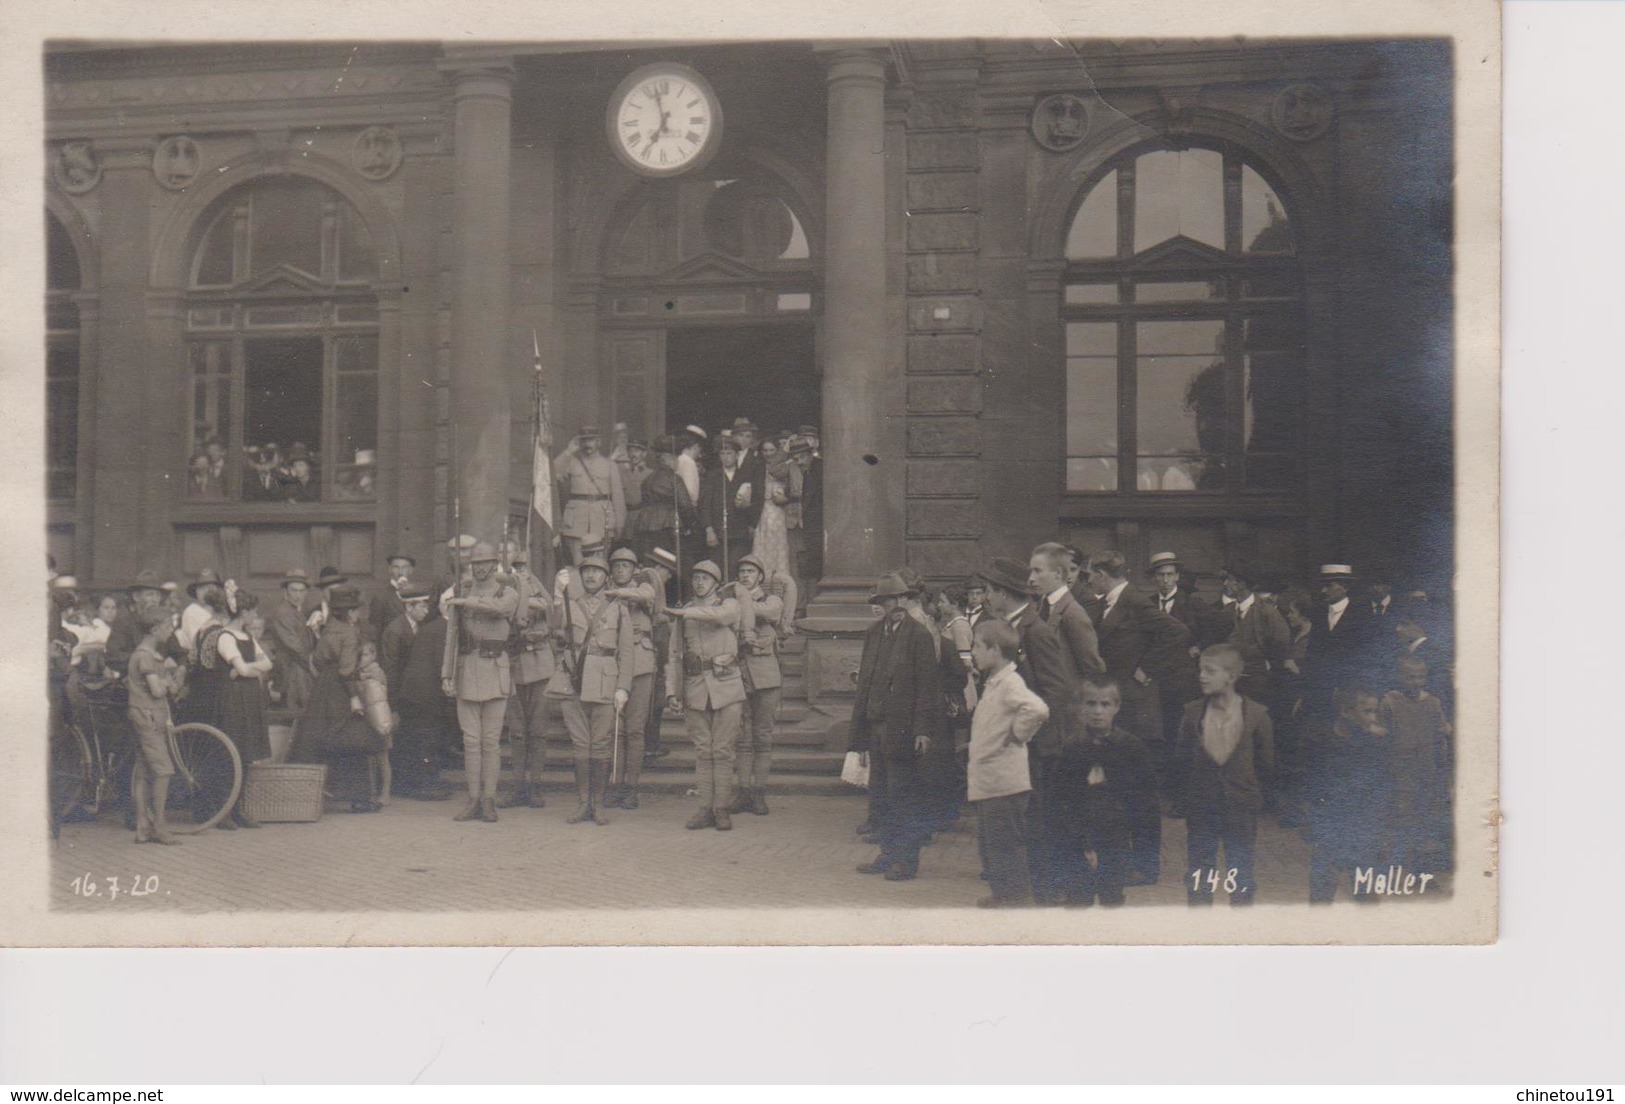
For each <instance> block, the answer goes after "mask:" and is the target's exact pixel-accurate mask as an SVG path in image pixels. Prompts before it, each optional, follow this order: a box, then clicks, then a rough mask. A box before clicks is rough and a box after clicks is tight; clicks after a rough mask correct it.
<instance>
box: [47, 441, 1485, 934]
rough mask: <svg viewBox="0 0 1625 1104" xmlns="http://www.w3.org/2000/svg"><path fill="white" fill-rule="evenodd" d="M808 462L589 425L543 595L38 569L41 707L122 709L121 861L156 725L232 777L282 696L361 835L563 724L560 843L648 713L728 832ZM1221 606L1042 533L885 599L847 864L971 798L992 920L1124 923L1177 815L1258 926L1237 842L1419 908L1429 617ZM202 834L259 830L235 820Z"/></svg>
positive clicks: (518, 587)
mask: <svg viewBox="0 0 1625 1104" xmlns="http://www.w3.org/2000/svg"><path fill="white" fill-rule="evenodd" d="M707 450H709V455H707ZM818 465H819V461H818V440H817V433H816V430H813V429H811V428H810V427H802V429H801V430H798V431H796V432H790V433H785V434H782V435H779V436H776V437H773V438H769V439H768V440H766V441H761V442H760V443H758V441H757V433H756V428H755V426H753V425H751V424H750V423H749V421H748V420H747V419H739V420H738V421H736V422H735V424H734V425H733V426H732V427H730V428H729V429H728V430H726V431H724V432H722V433H718V434H716V435H715V436H714V437H713V435H711V434H709V433H706V432H705V431H703V430H701V429H700V428H699V427H695V426H690V427H685V429H684V430H682V431H680V432H679V433H677V434H671V435H665V436H662V437H658V438H656V439H655V440H654V441H653V442H651V443H649V445H648V447H645V444H644V443H643V442H639V441H636V440H632V439H630V438H629V437H628V436H627V435H625V433H624V427H620V426H617V427H616V429H615V431H614V436H613V437H612V444H611V447H610V448H608V449H607V450H606V449H604V448H602V447H601V441H600V436H599V434H598V432H597V430H595V429H594V428H592V427H582V430H581V432H580V433H579V434H577V435H576V436H575V437H574V438H573V439H572V440H571V442H570V444H569V446H568V447H567V448H566V449H565V451H564V452H563V453H562V454H561V455H560V456H558V457H557V458H556V459H555V460H554V468H553V474H554V478H555V479H556V480H557V486H558V490H559V493H560V498H561V507H562V520H561V525H560V527H559V537H560V548H561V552H562V553H563V557H564V560H565V564H564V566H563V567H562V568H561V569H560V570H559V571H558V572H557V573H556V574H554V575H553V576H552V577H551V578H548V579H544V578H541V577H538V576H537V575H535V574H532V572H531V571H530V564H529V562H528V561H529V550H528V549H527V548H526V547H525V543H524V542H520V541H515V540H503V541H500V542H496V543H492V542H488V541H484V540H477V539H475V538H474V537H471V536H459V537H457V538H455V539H454V540H453V541H452V542H451V544H452V549H451V551H452V561H453V563H454V565H455V567H454V571H453V574H452V576H451V577H449V578H446V579H443V580H440V581H439V582H438V583H436V584H435V585H433V586H429V585H425V584H424V583H422V582H421V581H419V580H418V579H417V578H416V577H415V571H416V567H417V564H416V561H415V560H414V559H413V557H411V556H408V555H393V556H390V557H389V558H388V570H389V578H388V580H387V582H386V583H385V584H384V585H383V586H381V587H379V588H377V589H376V590H375V591H374V592H373V593H372V594H370V595H363V593H362V591H361V589H360V588H359V587H357V586H354V585H352V584H351V583H350V581H349V580H348V579H347V578H345V577H344V576H343V575H342V574H341V573H340V572H338V571H336V570H334V569H332V568H323V569H322V570H321V571H320V572H319V573H318V574H317V576H316V577H314V578H311V577H310V576H309V575H308V574H307V573H306V572H304V571H303V570H300V569H294V570H290V571H289V572H287V574H286V576H285V577H284V579H283V580H282V583H281V598H280V600H279V601H278V602H276V603H275V608H274V609H272V610H270V611H269V613H268V614H267V612H266V611H265V610H264V609H263V608H261V607H260V605H259V603H258V602H257V601H256V600H255V596H254V595H253V594H250V593H248V592H247V591H245V590H243V589H241V588H239V587H237V586H236V584H235V583H234V582H232V581H231V580H223V579H221V578H220V577H219V575H218V574H217V573H216V572H214V571H209V570H206V571H204V572H202V573H201V574H200V575H199V576H198V577H197V578H195V579H193V580H191V581H190V582H189V583H187V584H186V586H185V587H184V588H181V587H178V586H174V585H173V584H165V583H162V582H160V581H159V579H158V577H157V575H156V574H155V573H152V572H142V573H141V574H140V575H139V576H138V577H137V578H136V579H135V580H134V581H133V582H131V583H130V584H129V585H128V586H127V587H126V588H124V590H123V593H122V594H119V593H111V594H102V595H97V596H87V597H86V599H85V600H84V601H83V602H81V601H80V598H79V595H78V592H77V588H76V587H75V586H74V585H73V581H72V580H71V579H62V578H57V579H55V580H54V581H53V584H52V597H53V602H54V608H55V610H56V611H57V612H56V616H55V617H53V621H52V645H53V648H52V654H53V661H54V663H55V664H56V666H55V667H54V670H55V671H56V673H57V675H58V680H57V681H58V693H59V694H60V696H61V700H60V702H59V703H57V704H60V705H61V707H62V708H65V709H69V710H73V709H77V708H83V701H82V698H83V693H82V687H83V686H84V685H86V684H88V683H89V682H92V681H96V680H102V681H103V682H105V681H107V680H117V679H123V680H124V682H125V683H126V684H127V687H128V700H129V706H128V716H129V722H130V725H131V728H132V731H133V732H134V733H135V734H136V738H137V739H138V741H139V747H140V766H139V769H138V777H137V779H136V781H135V783H134V785H133V788H132V792H133V795H134V798H133V801H132V827H134V828H135V830H136V833H137V835H136V839H137V841H138V842H142V841H153V842H159V843H171V842H174V837H173V835H172V834H171V833H170V832H169V831H168V830H167V826H166V825H165V822H164V816H165V800H164V787H165V786H166V785H167V778H168V776H169V775H170V774H171V773H173V765H172V764H170V763H168V762H167V751H166V750H165V747H164V744H163V741H162V740H161V739H159V738H156V737H155V736H154V734H155V733H156V734H158V735H159V736H161V734H162V732H163V725H164V724H165V723H167V722H168V720H169V719H170V716H169V711H170V710H171V709H173V711H174V716H175V719H177V720H196V721H205V722H208V723H210V724H213V725H215V726H216V727H218V728H220V729H221V730H222V731H224V732H225V733H226V734H227V735H228V736H229V737H230V738H231V739H232V740H233V741H234V742H235V743H236V744H237V746H238V749H239V751H240V753H241V755H242V759H243V761H244V762H245V763H252V762H255V761H259V760H264V759H267V758H269V757H270V755H271V747H270V741H269V739H268V731H269V728H268V718H269V716H270V715H271V712H272V709H273V707H274V706H280V707H281V708H282V709H284V710H286V711H287V712H288V713H289V714H291V715H292V717H293V718H294V723H293V735H292V741H291V747H290V749H289V751H288V753H287V757H288V759H289V760H291V761H295V762H321V763H326V764H328V766H329V779H328V785H329V788H330V790H331V791H332V793H333V794H334V795H335V796H338V797H339V798H340V799H341V800H348V801H349V802H350V808H351V809H352V810H353V811H355V812H363V813H365V812H377V811H379V810H380V809H382V808H384V807H385V806H386V805H387V804H388V803H389V802H390V801H391V800H393V799H394V798H395V797H406V798H412V799H419V800H430V801H442V800H449V799H451V798H452V797H453V796H454V794H453V787H452V786H451V785H449V784H448V783H446V782H445V781H443V780H442V779H441V777H440V775H441V770H442V756H443V754H444V751H445V749H446V745H447V743H448V737H449V736H450V734H452V733H457V734H460V736H461V752H462V764H463V775H464V784H465V787H466V794H465V797H464V799H463V801H462V802H461V803H459V805H458V807H457V812H456V814H455V819H457V820H463V821H470V820H479V821H485V822H493V821H496V820H498V819H499V812H498V810H499V808H504V807H507V808H512V807H519V806H524V807H535V808H541V807H544V806H545V804H546V801H545V798H544V796H543V793H542V789H541V786H540V784H539V783H540V773H541V768H542V765H543V754H544V745H545V740H546V737H547V733H548V728H549V724H550V719H551V718H554V717H557V718H558V719H559V720H560V721H561V722H562V726H563V728H564V730H565V731H566V732H567V733H568V735H569V739H570V745H571V749H572V754H573V761H574V774H575V793H574V797H575V801H574V804H573V807H572V808H571V811H570V812H569V814H568V816H567V818H566V820H567V822H568V823H572V824H579V823H593V824H598V825H603V824H607V823H609V816H608V812H609V811H610V810H613V809H625V810H635V809H637V808H638V806H639V786H640V779H641V775H642V771H643V768H644V766H645V765H646V764H647V763H649V762H652V761H653V760H655V759H658V758H659V757H661V756H662V755H663V754H665V753H666V751H667V749H665V748H663V747H662V746H661V741H660V726H661V720H662V716H663V715H664V714H666V713H672V714H680V715H681V716H682V717H683V719H684V725H685V729H686V732H687V735H688V737H689V738H690V740H691V741H692V742H693V746H694V754H695V780H694V789H693V792H694V794H695V795H696V797H697V801H696V808H695V810H694V812H693V815H692V816H691V817H690V818H689V820H688V821H687V825H686V826H687V827H688V828H689V829H692V830H701V829H717V830H723V831H727V830H730V829H731V828H732V827H733V818H734V817H736V816H738V815H740V814H741V813H751V814H756V815H767V814H768V813H769V808H768V803H767V794H768V790H769V787H770V775H771V770H772V757H773V745H774V735H775V726H776V722H777V717H778V713H779V706H780V695H781V692H782V687H783V681H784V679H783V673H782V670H781V668H780V651H781V648H782V647H783V645H784V643H785V641H786V640H787V639H788V638H789V637H790V636H791V634H793V633H795V632H796V628H795V622H796V619H797V616H798V614H799V613H800V612H801V610H802V608H803V606H804V602H805V598H806V595H807V594H808V592H809V591H810V590H811V587H810V586H809V585H808V584H809V582H810V581H815V580H816V579H817V578H818V575H819V573H820V572H821V570H822V565H821V563H820V562H819V552H820V550H821V546H822V540H821V536H820V533H821V521H822V499H821V495H822V490H821V482H820V473H819V466H818ZM809 534H811V535H812V536H813V538H814V539H809ZM544 574H545V573H544ZM1136 576H1139V577H1143V579H1144V583H1145V585H1140V584H1139V583H1138V582H1136V581H1135V577H1136ZM1220 581H1221V588H1222V593H1221V594H1220V595H1218V596H1217V598H1216V599H1214V600H1209V599H1207V598H1204V597H1202V596H1200V595H1198V594H1197V588H1196V579H1195V576H1194V574H1193V573H1192V572H1190V571H1189V570H1188V569H1187V567H1186V565H1185V563H1184V562H1183V561H1182V559H1181V557H1180V556H1179V555H1178V554H1177V553H1175V552H1171V551H1170V552H1158V553H1156V554H1154V555H1152V556H1151V557H1150V559H1149V561H1148V562H1147V563H1145V564H1144V565H1130V564H1129V563H1128V562H1127V560H1126V559H1125V557H1124V556H1123V555H1122V554H1120V553H1118V552H1116V551H1111V550H1102V551H1097V552H1094V553H1092V554H1086V553H1085V552H1083V551H1082V550H1080V549H1078V548H1076V547H1074V546H1072V545H1067V544H1062V543H1057V542H1046V543H1043V544H1040V545H1039V546H1038V547H1036V548H1035V549H1034V550H1033V551H1032V553H1031V555H1030V557H1029V558H1028V559H1027V560H1026V561H1025V562H1023V561H1018V560H1014V559H1009V558H1004V557H998V558H994V559H992V560H991V561H990V562H989V563H987V564H986V565H983V566H981V567H980V568H979V569H977V570H975V571H974V572H972V573H970V574H969V575H968V577H967V578H965V579H964V581H963V582H962V583H954V584H950V585H932V584H930V583H928V582H927V581H926V580H925V579H923V578H921V577H920V575H919V574H918V573H917V572H916V571H914V570H913V569H912V568H909V567H901V568H898V569H895V570H892V571H890V572H887V573H886V574H883V575H882V576H880V578H879V580H878V582H877V584H876V586H875V588H874V592H873V593H872V594H871V595H870V602H871V604H872V605H873V606H875V607H877V609H878V611H879V617H878V618H877V620H876V621H875V622H874V623H873V624H872V625H871V626H870V628H869V629H868V631H867V633H866V634H865V636H864V640H863V651H862V658H861V661H860V664H859V668H858V672H857V676H856V685H855V698H854V700H853V703H852V716H851V722H850V728H849V733H850V735H849V746H850V753H851V754H850V755H849V759H851V760H852V761H853V765H854V766H855V768H856V770H857V771H858V772H859V773H864V774H866V775H867V779H866V784H867V786H868V790H869V799H868V805H867V810H866V816H865V819H864V822H863V823H862V824H861V825H859V826H858V829H857V830H858V832H859V833H860V834H861V835H862V836H863V838H865V839H866V840H869V841H871V842H873V843H874V844H875V845H876V846H877V848H878V851H877V854H876V856H875V858H874V859H873V860H872V861H870V862H867V863H865V864H863V865H862V866H860V867H859V868H858V869H859V871H860V872H861V873H865V874H875V875H881V876H883V877H884V878H886V879H887V880H889V881H907V880H909V879H913V878H915V877H917V876H918V875H919V872H920V856H921V853H922V849H923V848H925V846H926V845H927V844H928V843H929V842H930V841H931V839H932V837H933V835H934V834H935V833H938V832H942V831H946V830H949V829H951V828H952V827H953V826H954V825H955V823H956V822H957V821H958V820H959V819H960V818H961V816H962V814H963V812H964V811H965V810H966V808H967V807H968V808H969V809H971V810H974V812H975V815H976V820H977V825H978V841H979V847H980V854H981V858H982V864H983V878H984V879H985V880H986V881H987V882H988V885H989V892H988V895H987V896H985V897H984V898H983V899H982V900H981V901H980V902H978V903H979V904H980V905H982V906H985V907H1015V906H1024V905H1030V904H1044V905H1071V906H1076V907H1084V906H1089V905H1093V904H1096V903H1098V904H1100V905H1103V906H1107V907H1110V906H1115V905H1120V904H1122V903H1123V902H1124V901H1125V891H1127V890H1130V889H1132V888H1134V887H1138V886H1147V885H1151V884H1155V883H1157V882H1159V881H1160V880H1162V879H1163V878H1164V876H1165V875H1164V872H1163V870H1162V868H1161V866H1162V864H1161V855H1162V832H1163V826H1164V823H1165V821H1166V820H1168V819H1170V818H1177V819H1183V820H1184V821H1185V823H1186V833H1185V834H1186V839H1187V845H1186V861H1185V869H1184V870H1183V872H1182V873H1181V875H1180V876H1181V877H1182V878H1183V879H1184V885H1185V888H1186V892H1187V897H1188V899H1189V901H1190V902H1191V903H1192V904H1209V903H1211V902H1212V901H1213V900H1214V898H1215V896H1216V895H1218V894H1222V895H1225V896H1227V897H1228V900H1229V902H1230V903H1231V904H1233V905H1245V904H1249V903H1251V901H1252V900H1253V899H1254V897H1255V894H1256V890H1257V884H1256V865H1255V862H1254V850H1255V844H1256V840H1257V835H1258V823H1259V819H1260V818H1261V817H1265V816H1273V817H1276V818H1278V819H1279V822H1280V824H1281V825H1282V826H1283V827H1286V828H1302V829H1304V830H1305V831H1307V833H1308V835H1309V840H1310V843H1311V847H1312V860H1311V868H1310V875H1309V886H1308V893H1309V899H1310V900H1311V901H1316V902H1319V901H1329V900H1331V899H1332V898H1333V897H1334V896H1335V895H1336V893H1337V891H1338V889H1339V886H1340V885H1342V884H1345V879H1346V880H1347V882H1346V884H1347V885H1348V886H1349V887H1350V889H1351V891H1352V892H1353V893H1354V894H1355V895H1356V896H1357V897H1359V896H1362V895H1363V896H1366V897H1369V896H1371V894H1372V893H1373V881H1372V880H1371V878H1370V877H1369V872H1370V871H1371V870H1373V869H1382V870H1384V871H1385V872H1388V873H1390V875H1391V872H1392V869H1398V870H1403V871H1406V872H1409V873H1412V874H1421V875H1425V876H1426V877H1425V878H1424V883H1423V884H1424V885H1425V884H1426V882H1427V880H1428V879H1433V878H1438V877H1440V876H1441V875H1443V874H1445V873H1447V872H1448V870H1449V868H1450V863H1451V851H1452V847H1451V831H1450V793H1451V789H1452V787H1451V774H1452V769H1453V767H1452V764H1453V744H1452V730H1451V726H1450V724H1449V722H1448V719H1447V718H1448V715H1449V703H1450V694H1449V689H1448V687H1449V686H1450V682H1451V673H1452V671H1451V658H1450V647H1449V641H1448V633H1447V629H1448V624H1449V618H1448V616H1447V615H1446V614H1445V613H1444V612H1443V611H1442V610H1441V609H1440V608H1439V606H1438V604H1437V603H1436V602H1434V601H1433V600H1431V598H1430V596H1429V595H1428V594H1427V593H1426V592H1424V591H1422V590H1412V591H1400V590H1396V589H1395V588H1393V587H1392V586H1390V585H1389V583H1388V582H1387V581H1384V580H1372V579H1367V580H1364V581H1363V582H1362V581H1361V580H1359V579H1358V578H1357V576H1356V573H1355V571H1354V570H1353V568H1352V567H1351V566H1349V565H1344V564H1328V565H1325V566H1324V567H1323V568H1322V569H1321V572H1320V577H1319V586H1318V590H1319V594H1318V596H1317V595H1314V594H1311V592H1310V591H1309V590H1308V589H1306V588H1300V587H1296V586H1282V585H1280V582H1279V581H1278V580H1275V579H1271V578H1267V577H1262V576H1260V575H1258V574H1257V573H1256V572H1255V571H1253V570H1252V569H1251V568H1249V567H1246V566H1244V565H1239V564H1232V565H1229V566H1227V567H1225V568H1224V569H1223V571H1222V572H1221V575H1220ZM56 697H57V694H53V698H54V699H55V698H56ZM504 734H506V737H507V743H508V744H509V749H510V777H511V786H510V787H509V788H508V790H507V792H506V793H505V794H503V795H500V797H501V799H500V800H499V790H498V782H499V779H500V777H501V773H502V762H501V744H502V742H503V737H504ZM218 827H220V828H222V829H228V830H229V829H233V828H252V827H257V825H256V823H255V821H254V820H253V818H252V815H251V810H249V809H245V808H243V807H242V805H241V803H240V802H239V804H238V806H237V807H236V808H235V809H233V811H232V813H231V815H230V816H228V817H226V818H224V819H222V820H221V821H220V823H219V825H218ZM1221 855H1222V858H1221ZM1362 872H1365V875H1366V876H1364V877H1362Z"/></svg>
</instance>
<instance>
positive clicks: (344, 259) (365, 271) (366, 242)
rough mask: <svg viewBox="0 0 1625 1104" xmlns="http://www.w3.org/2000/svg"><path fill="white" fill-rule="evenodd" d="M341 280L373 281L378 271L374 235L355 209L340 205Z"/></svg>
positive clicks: (341, 203) (340, 203) (343, 204)
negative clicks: (373, 244)
mask: <svg viewBox="0 0 1625 1104" xmlns="http://www.w3.org/2000/svg"><path fill="white" fill-rule="evenodd" d="M337 206H338V219H339V227H338V239H339V240H338V246H339V279H341V280H371V279H372V278H373V277H374V275H375V274H376V273H377V271H378V263H377V260H376V259H375V257H374V255H373V248H372V233H371V231H369V230H368V229H367V226H366V223H364V222H362V221H361V216H360V215H358V214H356V211H355V208H353V207H351V206H350V205H349V204H348V203H345V202H342V201H340V202H339V203H338V204H337Z"/></svg>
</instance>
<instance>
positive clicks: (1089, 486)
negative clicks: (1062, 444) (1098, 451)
mask: <svg viewBox="0 0 1625 1104" xmlns="http://www.w3.org/2000/svg"><path fill="white" fill-rule="evenodd" d="M1066 489H1067V490H1069V491H1084V492H1089V491H1115V490H1117V457H1115V456H1069V457H1067V461H1066Z"/></svg>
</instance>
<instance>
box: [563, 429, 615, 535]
mask: <svg viewBox="0 0 1625 1104" xmlns="http://www.w3.org/2000/svg"><path fill="white" fill-rule="evenodd" d="M589 437H590V438H594V439H596V438H597V437H598V431H597V430H596V429H594V428H593V427H592V426H582V427H581V432H580V433H579V434H578V435H577V438H576V439H577V440H578V441H580V440H583V439H586V438H589ZM553 473H554V478H555V479H557V480H558V481H559V488H560V490H561V491H562V496H561V497H562V499H563V502H564V512H563V514H562V516H561V517H560V518H559V536H560V537H561V538H562V539H563V542H564V551H565V554H566V555H567V556H568V557H569V559H570V562H571V563H580V562H581V554H582V553H581V550H582V548H583V547H584V546H591V545H594V544H600V543H602V542H604V541H605V540H608V539H609V538H610V537H611V534H612V533H614V534H619V533H620V532H621V531H622V530H623V529H625V528H626V495H625V490H624V488H623V487H622V486H621V469H620V467H619V466H618V465H616V463H615V461H613V460H611V459H610V458H609V457H607V456H605V455H604V454H603V453H601V452H595V453H593V454H592V455H591V456H588V455H586V454H585V453H582V452H580V451H578V450H577V449H576V447H575V446H573V445H572V446H571V447H570V448H568V449H565V450H564V452H562V453H560V454H559V457H558V459H556V460H554V462H553Z"/></svg>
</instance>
